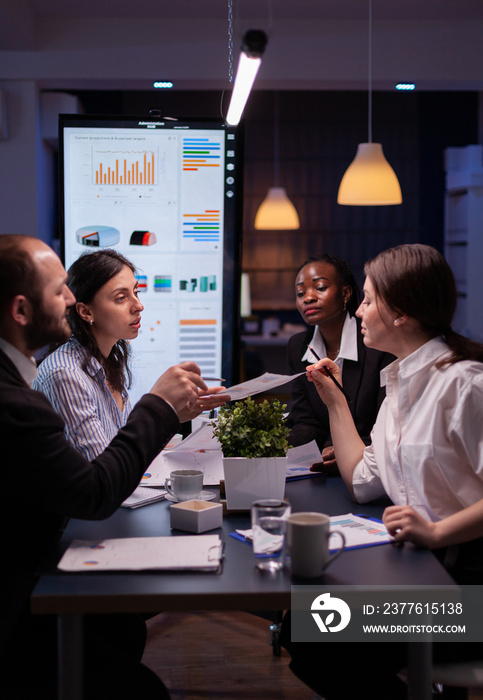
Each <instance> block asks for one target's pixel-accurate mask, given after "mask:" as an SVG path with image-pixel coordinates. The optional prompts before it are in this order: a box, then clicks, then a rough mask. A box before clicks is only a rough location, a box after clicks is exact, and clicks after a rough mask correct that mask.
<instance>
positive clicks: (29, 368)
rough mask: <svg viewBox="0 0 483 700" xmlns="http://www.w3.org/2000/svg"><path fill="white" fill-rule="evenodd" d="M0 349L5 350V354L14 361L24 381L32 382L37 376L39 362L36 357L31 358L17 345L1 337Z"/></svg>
mask: <svg viewBox="0 0 483 700" xmlns="http://www.w3.org/2000/svg"><path fill="white" fill-rule="evenodd" d="M0 350H3V352H4V353H5V355H6V356H7V357H8V358H9V359H10V360H11V361H12V362H13V364H14V365H15V367H16V368H17V369H18V371H19V373H20V375H21V377H22V379H23V380H24V382H26V383H27V384H29V385H30V384H32V382H33V380H34V379H35V377H36V376H37V363H36V362H35V358H34V357H31V358H30V359H29V358H28V357H26V356H25V355H24V354H23V353H22V352H20V350H17V348H16V347H14V346H13V345H11V343H7V341H6V340H4V339H3V338H0Z"/></svg>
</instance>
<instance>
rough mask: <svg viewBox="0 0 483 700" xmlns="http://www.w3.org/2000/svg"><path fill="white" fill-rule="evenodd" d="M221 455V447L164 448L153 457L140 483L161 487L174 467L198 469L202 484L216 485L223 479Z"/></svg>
mask: <svg viewBox="0 0 483 700" xmlns="http://www.w3.org/2000/svg"><path fill="white" fill-rule="evenodd" d="M183 442H184V440H183ZM222 457H223V455H222V453H221V449H217V450H206V451H198V450H194V451H192V452H191V451H190V452H188V451H186V452H183V451H179V450H166V451H163V452H160V453H159V455H158V456H157V457H155V458H154V459H153V461H152V462H151V464H150V465H149V467H148V469H147V471H146V472H144V474H143V476H142V479H141V484H142V485H143V486H155V487H160V486H161V487H163V486H164V482H165V479H166V478H167V477H168V476H169V475H170V473H171V472H172V471H173V470H174V469H199V470H200V471H202V472H203V486H217V485H218V484H219V483H220V479H223V461H222Z"/></svg>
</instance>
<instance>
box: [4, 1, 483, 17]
mask: <svg viewBox="0 0 483 700" xmlns="http://www.w3.org/2000/svg"><path fill="white" fill-rule="evenodd" d="M18 1H19V0H16V2H18ZM26 5H27V6H29V7H30V8H31V10H32V12H33V14H34V15H35V16H36V17H54V16H56V17H112V16H116V17H144V18H148V17H165V18H186V17H189V18H191V19H194V18H197V17H198V18H204V19H210V18H211V19H217V18H223V19H224V18H226V17H227V8H228V1H227V0H115V2H114V0H26ZM482 5H483V3H482V0H372V12H373V16H374V17H377V18H378V19H401V20H405V19H413V20H418V19H419V20H428V19H444V20H462V19H470V20H471V19H474V20H481V18H482V17H483V7H482ZM368 7H369V0H233V14H234V16H235V17H236V15H238V16H239V17H243V16H245V17H250V18H252V17H255V18H259V19H261V20H263V19H264V18H267V19H268V18H269V17H270V14H272V15H273V16H276V17H277V18H279V19H296V18H299V17H300V16H301V15H305V16H307V17H313V18H315V17H316V18H320V19H324V18H325V19H344V18H347V17H352V18H353V19H365V18H366V17H367V16H368Z"/></svg>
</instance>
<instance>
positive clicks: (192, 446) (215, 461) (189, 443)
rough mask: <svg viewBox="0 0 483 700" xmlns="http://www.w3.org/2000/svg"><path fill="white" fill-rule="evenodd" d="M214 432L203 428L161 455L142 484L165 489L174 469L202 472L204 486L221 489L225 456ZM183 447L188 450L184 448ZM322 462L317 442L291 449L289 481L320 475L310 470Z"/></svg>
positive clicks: (288, 466) (156, 458) (153, 463)
mask: <svg viewBox="0 0 483 700" xmlns="http://www.w3.org/2000/svg"><path fill="white" fill-rule="evenodd" d="M212 430H213V429H212V428H211V426H209V425H206V426H202V427H201V428H199V429H198V430H197V431H196V432H194V433H192V435H189V436H188V437H187V438H186V439H185V440H183V442H182V443H180V444H179V445H177V446H176V447H175V448H174V449H172V450H163V451H162V452H160V453H159V455H158V456H157V457H155V458H154V460H153V461H152V462H151V464H150V465H149V468H148V469H147V471H146V472H145V473H144V475H143V477H142V479H141V485H142V486H151V487H152V486H154V487H158V488H159V487H164V483H165V480H166V479H167V477H168V476H169V475H170V473H171V472H172V471H173V470H174V469H199V470H200V471H202V472H203V474H204V477H203V486H218V485H219V483H220V479H223V478H224V476H223V454H222V452H221V447H220V443H219V442H218V440H216V438H213V433H212ZM185 443H186V444H185ZM183 444H185V449H181V446H182V445H183ZM207 445H211V448H209V449H208V448H205V447H203V446H207ZM213 447H214V449H213ZM320 460H321V457H320V450H319V448H318V447H317V443H316V442H315V440H312V442H309V443H307V444H306V445H300V446H299V447H290V448H289V450H288V452H287V478H288V479H294V478H297V477H301V476H318V475H317V473H316V472H311V471H310V467H311V466H312V464H313V463H314V462H320Z"/></svg>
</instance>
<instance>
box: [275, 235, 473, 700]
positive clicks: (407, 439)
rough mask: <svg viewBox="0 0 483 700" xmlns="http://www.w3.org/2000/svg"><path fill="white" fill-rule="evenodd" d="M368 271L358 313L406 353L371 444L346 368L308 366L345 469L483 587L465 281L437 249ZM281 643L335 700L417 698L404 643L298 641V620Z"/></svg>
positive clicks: (393, 525) (368, 496) (378, 262)
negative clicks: (350, 396) (348, 388)
mask: <svg viewBox="0 0 483 700" xmlns="http://www.w3.org/2000/svg"><path fill="white" fill-rule="evenodd" d="M365 273H366V281H365V284H364V298H363V301H362V303H361V305H360V307H359V309H358V310H357V312H356V313H357V316H358V317H359V318H360V319H361V321H362V325H361V330H362V333H363V336H364V343H365V345H366V346H367V347H369V348H377V349H378V350H381V351H384V352H388V353H392V354H393V355H395V356H396V358H397V359H396V360H395V361H394V362H393V363H392V364H390V365H389V366H388V367H386V368H385V369H384V370H382V372H381V375H382V378H383V383H385V386H386V398H385V400H384V402H383V403H382V406H381V408H380V410H379V413H378V416H377V419H376V423H375V425H374V428H373V431H372V433H371V440H372V442H371V444H370V445H369V446H367V447H366V445H365V444H364V443H363V442H362V440H361V438H360V437H359V434H358V433H357V430H356V428H355V426H354V422H353V419H352V416H351V413H350V411H349V408H348V406H347V401H346V399H345V398H344V396H343V394H342V392H341V391H340V390H339V389H338V388H337V386H336V385H335V383H334V382H333V381H332V379H331V378H330V377H329V376H328V375H327V374H326V373H325V372H324V367H327V368H328V369H329V370H330V371H331V372H332V374H333V376H334V377H335V378H336V379H337V380H338V381H339V382H340V383H341V382H342V377H341V373H340V370H339V367H338V365H337V364H336V363H335V362H334V361H333V360H331V359H329V358H324V359H322V360H320V361H319V362H317V363H316V364H314V365H312V366H310V367H308V368H307V371H308V373H309V374H308V378H309V379H310V381H312V382H314V385H315V387H316V388H317V391H318V393H319V396H320V397H321V399H322V400H323V401H324V403H325V404H326V406H327V408H328V411H329V420H330V430H331V435H332V440H333V444H334V448H335V451H336V454H337V463H338V466H339V469H340V473H341V475H342V477H343V479H344V481H345V483H346V485H347V487H348V489H349V490H350V492H351V494H352V496H353V498H354V500H355V501H358V502H360V503H362V502H367V501H370V500H374V499H376V498H378V497H379V496H381V495H383V494H387V495H388V496H389V497H390V498H391V500H392V502H393V504H394V505H391V506H389V507H388V508H386V509H385V511H384V514H383V520H384V523H385V525H386V527H387V528H388V530H389V532H390V533H391V534H392V535H393V536H394V539H395V540H396V542H404V541H409V542H413V543H414V544H415V545H417V546H420V547H427V548H429V549H432V550H434V551H435V554H436V555H437V556H438V558H440V559H441V561H442V562H443V564H445V565H446V566H447V568H448V569H449V570H450V572H451V574H452V575H453V577H454V578H455V579H456V581H457V582H458V583H461V584H482V583H483V345H481V344H479V343H475V342H473V341H471V340H469V339H467V338H464V337H462V336H461V335H459V334H457V333H455V332H454V331H453V330H452V329H451V322H452V318H453V314H454V311H455V308H456V285H455V281H454V277H453V274H452V272H451V269H450V267H449V265H448V264H447V262H446V261H445V260H444V258H443V257H442V256H441V255H440V254H439V253H438V252H437V251H436V250H435V249H434V248H431V247H429V246H425V245H419V244H416V245H402V246H398V247H396V248H392V249H389V250H386V251H384V252H383V253H381V254H379V255H378V256H377V257H376V258H375V259H374V260H372V261H370V262H368V263H367V264H366V266H365ZM450 563H451V566H450ZM282 644H283V645H284V646H285V647H286V648H287V649H288V650H289V652H290V654H291V656H292V661H291V664H290V668H291V669H292V670H293V672H294V673H295V674H296V675H297V676H298V677H299V678H301V679H302V680H303V681H304V682H305V683H307V685H309V686H310V687H311V688H312V689H313V690H315V691H316V692H317V693H319V694H320V695H322V696H323V697H324V698H326V700H346V699H347V698H352V697H354V698H355V697H358V698H370V699H371V700H387V698H391V700H396V699H399V698H401V699H402V698H406V697H407V690H406V687H405V685H404V684H403V683H402V682H401V681H400V679H399V678H398V677H397V672H398V671H399V670H400V668H401V667H403V666H405V665H406V658H405V654H406V646H405V644H400V643H396V642H393V643H391V644H377V645H376V646H374V644H368V645H364V644H344V645H343V647H344V648H343V649H339V645H337V644H325V645H324V646H323V647H321V645H320V644H292V643H291V641H290V616H289V615H287V617H286V618H285V620H284V625H283V629H282ZM480 646H481V645H475V644H472V643H465V644H461V643H459V644H458V643H455V644H451V643H445V644H436V645H434V649H433V653H434V658H435V659H436V660H438V661H444V660H447V659H451V660H456V659H469V658H479V657H480V655H481V653H482V652H481V649H480ZM375 659H377V662H375ZM321 660H323V666H322V667H321V666H320V662H321ZM347 668H350V669H351V674H347V673H346V669H347Z"/></svg>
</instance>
